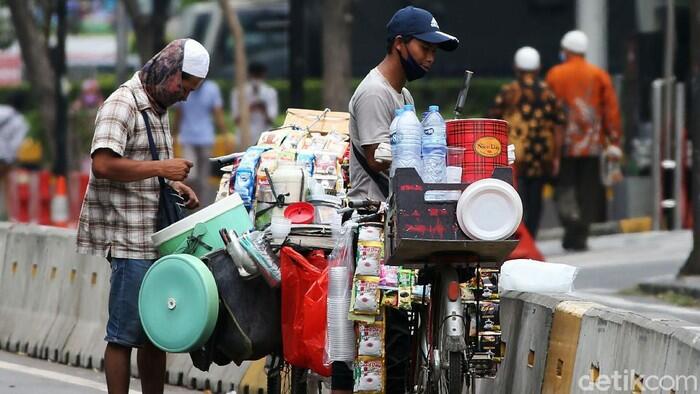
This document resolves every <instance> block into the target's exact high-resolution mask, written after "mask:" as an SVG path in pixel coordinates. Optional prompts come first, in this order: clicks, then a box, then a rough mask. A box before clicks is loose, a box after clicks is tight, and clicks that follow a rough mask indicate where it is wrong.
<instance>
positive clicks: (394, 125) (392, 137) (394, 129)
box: [389, 108, 404, 176]
mask: <svg viewBox="0 0 700 394" xmlns="http://www.w3.org/2000/svg"><path fill="white" fill-rule="evenodd" d="M403 111H404V110H403V108H397V109H395V110H394V119H393V120H392V121H391V124H390V125H389V142H390V143H391V158H392V160H391V170H390V171H389V173H390V174H391V175H392V176H393V175H394V169H395V168H396V163H397V158H398V156H399V145H398V144H399V139H400V137H399V134H398V131H399V129H398V123H399V117H401V114H402V113H403Z"/></svg>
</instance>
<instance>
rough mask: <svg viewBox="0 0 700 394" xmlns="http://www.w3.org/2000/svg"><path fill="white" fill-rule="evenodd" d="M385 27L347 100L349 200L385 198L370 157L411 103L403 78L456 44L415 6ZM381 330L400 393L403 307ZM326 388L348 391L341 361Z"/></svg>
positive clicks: (405, 340)
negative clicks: (373, 62) (376, 56)
mask: <svg viewBox="0 0 700 394" xmlns="http://www.w3.org/2000/svg"><path fill="white" fill-rule="evenodd" d="M386 27H387V36H386V39H385V41H384V42H385V45H386V53H385V55H384V58H383V59H382V61H381V62H380V63H379V64H378V65H377V66H376V67H375V68H373V69H372V70H370V71H369V73H368V74H367V76H365V78H364V79H363V80H362V82H361V83H360V85H359V86H358V87H357V89H356V90H355V92H354V93H353V95H352V98H351V99H350V103H349V112H350V142H351V148H350V149H351V153H350V183H351V187H352V188H351V190H350V192H349V196H350V198H352V199H367V198H369V199H372V200H375V201H384V200H386V198H387V197H388V190H387V189H388V187H386V184H388V181H387V174H386V170H387V169H388V168H389V166H390V165H389V163H380V162H378V161H377V160H375V157H374V153H375V151H376V149H377V147H378V146H379V144H380V143H382V142H386V143H388V142H389V126H390V124H391V121H392V119H393V118H394V110H395V109H396V108H401V107H403V106H404V104H413V97H412V96H411V93H410V92H409V91H408V89H406V82H407V81H413V80H416V79H419V78H421V77H423V76H424V75H425V74H426V73H427V72H428V71H430V68H431V67H432V65H433V63H434V62H435V57H436V52H437V50H438V48H439V49H442V50H445V51H453V50H455V49H457V47H458V46H459V40H458V39H457V38H456V37H453V36H451V35H449V34H446V33H444V32H442V31H440V27H439V26H438V23H437V21H436V20H435V18H433V15H432V14H431V13H430V12H428V11H426V10H424V9H421V8H416V7H411V6H409V7H405V8H402V9H400V10H398V11H396V13H395V14H394V16H393V17H392V18H391V20H390V21H389V23H388V24H387V26H386ZM381 179H384V182H381ZM380 183H384V186H381V185H380ZM385 335H386V355H387V358H386V368H387V370H386V374H387V375H386V376H387V377H386V392H387V393H392V394H393V393H405V392H406V391H407V390H408V389H410V388H408V387H405V386H406V375H407V374H408V362H409V361H408V359H409V354H410V347H411V340H410V336H409V335H408V317H407V315H406V313H405V311H398V310H395V309H393V308H388V309H387V315H386V334H385ZM332 388H333V391H334V393H341V392H352V389H353V386H352V373H351V371H349V370H348V368H347V367H346V366H345V364H344V363H333V378H332Z"/></svg>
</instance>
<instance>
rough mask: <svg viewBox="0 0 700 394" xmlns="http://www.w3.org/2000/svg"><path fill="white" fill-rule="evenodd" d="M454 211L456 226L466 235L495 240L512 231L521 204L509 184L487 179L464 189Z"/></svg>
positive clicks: (507, 235)
mask: <svg viewBox="0 0 700 394" xmlns="http://www.w3.org/2000/svg"><path fill="white" fill-rule="evenodd" d="M456 214H457V222H458V223H459V226H460V228H461V229H462V231H464V233H465V234H466V235H467V236H468V237H470V238H472V239H478V240H485V241H496V240H502V239H506V238H508V237H510V236H511V235H513V233H515V231H516V230H517V229H518V226H519V225H520V222H521V220H522V217H523V205H522V201H521V200H520V196H519V195H518V192H517V191H515V189H514V188H513V187H512V186H511V185H509V184H508V183H506V182H503V181H501V180H498V179H494V178H488V179H482V180H479V181H476V182H474V183H472V184H471V185H469V186H468V187H467V188H466V189H465V190H464V192H463V193H462V196H461V197H460V199H459V201H458V203H457V212H456Z"/></svg>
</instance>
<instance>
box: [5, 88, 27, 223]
mask: <svg viewBox="0 0 700 394" xmlns="http://www.w3.org/2000/svg"><path fill="white" fill-rule="evenodd" d="M21 108H22V103H21V100H20V96H19V95H17V94H14V95H12V96H11V97H10V100H9V103H8V104H0V141H2V143H1V144H0V220H7V219H8V216H9V214H8V212H9V210H10V207H9V201H8V200H7V198H8V196H9V194H10V190H9V187H10V185H9V176H8V175H9V173H10V170H12V167H13V165H14V164H15V159H16V157H17V150H18V149H19V147H20V145H21V144H22V140H24V137H25V136H26V135H27V132H28V131H29V125H28V124H27V120H26V119H25V118H24V115H22V114H21V113H20V112H19V110H20V109H21Z"/></svg>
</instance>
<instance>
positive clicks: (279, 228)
mask: <svg viewBox="0 0 700 394" xmlns="http://www.w3.org/2000/svg"><path fill="white" fill-rule="evenodd" d="M291 230H292V221H291V220H289V219H287V218H285V217H283V216H274V217H272V219H271V222H270V234H272V238H274V239H285V238H287V235H289V232H290V231H291Z"/></svg>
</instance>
